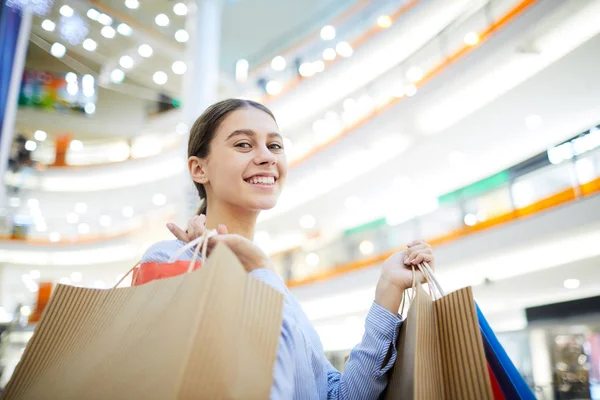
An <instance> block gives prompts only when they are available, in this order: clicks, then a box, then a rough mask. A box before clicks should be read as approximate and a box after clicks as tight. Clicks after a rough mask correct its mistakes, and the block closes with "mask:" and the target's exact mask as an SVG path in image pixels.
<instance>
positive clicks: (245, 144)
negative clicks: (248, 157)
mask: <svg viewBox="0 0 600 400" xmlns="http://www.w3.org/2000/svg"><path fill="white" fill-rule="evenodd" d="M235 147H241V148H243V149H249V148H250V143H246V142H242V143H238V144H236V145H235Z"/></svg>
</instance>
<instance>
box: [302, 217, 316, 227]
mask: <svg viewBox="0 0 600 400" xmlns="http://www.w3.org/2000/svg"><path fill="white" fill-rule="evenodd" d="M299 222H300V226H301V227H302V228H304V229H310V228H313V227H314V226H315V224H316V223H317V220H316V219H315V217H313V216H312V215H303V216H302V217H300V221H299Z"/></svg>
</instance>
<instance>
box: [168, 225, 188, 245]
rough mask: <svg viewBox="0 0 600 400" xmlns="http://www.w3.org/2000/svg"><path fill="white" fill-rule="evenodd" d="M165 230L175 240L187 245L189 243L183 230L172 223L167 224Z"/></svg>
mask: <svg viewBox="0 0 600 400" xmlns="http://www.w3.org/2000/svg"><path fill="white" fill-rule="evenodd" d="M167 229H169V231H171V233H172V234H173V236H175V237H176V238H177V239H179V240H181V241H182V242H186V243H188V242H189V241H190V238H189V237H188V235H187V233H185V231H184V230H183V229H181V228H180V227H178V226H177V225H175V224H173V223H168V224H167Z"/></svg>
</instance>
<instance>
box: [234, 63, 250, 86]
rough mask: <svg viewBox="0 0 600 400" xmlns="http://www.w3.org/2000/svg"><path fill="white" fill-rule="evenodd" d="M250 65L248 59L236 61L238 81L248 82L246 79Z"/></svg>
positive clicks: (236, 77)
mask: <svg viewBox="0 0 600 400" xmlns="http://www.w3.org/2000/svg"><path fill="white" fill-rule="evenodd" d="M249 67H250V64H249V63H248V60H244V59H243V58H242V59H240V60H237V62H236V63H235V79H236V80H237V81H238V82H246V80H247V79H248V68H249Z"/></svg>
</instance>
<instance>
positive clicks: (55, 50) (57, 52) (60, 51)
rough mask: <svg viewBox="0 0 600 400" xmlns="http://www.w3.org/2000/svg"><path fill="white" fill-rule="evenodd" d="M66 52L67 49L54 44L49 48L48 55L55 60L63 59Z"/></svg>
mask: <svg viewBox="0 0 600 400" xmlns="http://www.w3.org/2000/svg"><path fill="white" fill-rule="evenodd" d="M66 52H67V48H66V47H65V46H63V45H62V44H60V43H54V44H53V45H52V47H50V54H52V55H53V56H54V57H56V58H63V57H64V56H65V54H66Z"/></svg>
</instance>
